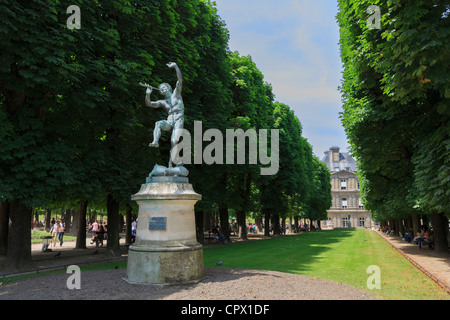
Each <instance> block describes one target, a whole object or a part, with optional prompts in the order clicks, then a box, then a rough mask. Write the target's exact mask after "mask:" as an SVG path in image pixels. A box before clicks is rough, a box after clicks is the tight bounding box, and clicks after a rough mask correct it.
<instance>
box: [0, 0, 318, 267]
mask: <svg viewBox="0 0 450 320" xmlns="http://www.w3.org/2000/svg"><path fill="white" fill-rule="evenodd" d="M69 5H77V6H79V8H80V9H81V17H82V18H81V26H80V28H78V29H76V28H75V29H69V28H68V27H67V25H66V20H67V18H68V17H69V15H68V14H67V13H66V9H67V7H68V6H69ZM0 8H1V10H0V41H1V43H2V50H1V52H0V58H1V60H2V64H1V65H0V74H1V78H0V150H1V152H0V180H1V181H2V183H1V185H0V202H1V204H2V205H1V206H0V209H1V210H0V215H1V216H2V219H0V221H5V219H3V218H4V217H7V219H6V221H8V219H9V220H10V221H11V222H10V223H9V228H6V230H7V231H6V232H3V231H1V232H0V240H1V241H3V242H7V243H8V248H7V250H6V251H7V256H8V261H9V263H8V264H9V267H11V268H13V269H20V268H23V267H24V266H26V265H27V264H29V263H30V262H31V253H30V244H29V243H30V242H29V239H28V238H27V236H26V237H19V236H17V235H18V234H21V235H24V234H25V235H26V234H29V227H30V221H31V210H32V208H34V207H39V206H41V207H46V206H48V207H51V206H54V205H61V206H64V205H65V206H69V207H74V206H77V207H78V208H79V211H80V213H79V216H78V221H79V222H80V223H81V224H80V226H79V233H78V238H82V237H83V236H84V237H85V228H83V223H84V221H85V216H86V209H87V206H88V205H93V206H96V207H104V208H106V209H107V211H108V250H109V253H110V254H111V255H115V254H118V220H117V219H118V215H119V211H120V210H122V209H123V208H130V206H135V204H134V203H132V202H131V200H130V196H131V195H132V194H134V193H136V192H137V191H138V190H139V187H140V185H141V184H143V183H145V177H146V176H147V175H148V174H149V172H150V171H151V169H152V168H153V166H154V165H155V164H156V163H161V161H165V160H164V159H168V157H169V148H170V143H168V140H169V136H168V135H163V136H162V141H163V142H162V143H161V147H160V148H159V149H157V150H155V149H150V148H148V143H149V141H151V138H152V137H151V135H152V128H153V126H154V123H155V122H156V121H158V120H160V119H162V118H164V117H165V114H163V113H161V112H159V111H155V110H149V108H147V107H146V106H145V104H144V92H142V88H140V87H139V86H138V83H139V82H147V83H149V84H150V85H152V86H157V85H158V84H160V83H161V82H168V83H175V82H176V77H175V74H174V73H173V72H172V71H171V70H170V69H168V68H167V67H166V64H167V63H168V62H169V61H174V62H176V63H177V64H178V65H179V67H180V69H181V70H182V71H183V76H184V80H185V81H184V82H185V84H184V86H183V99H184V102H185V105H186V117H185V118H186V121H185V129H187V130H188V131H190V132H194V126H195V122H201V123H202V132H201V134H202V135H203V132H205V131H206V130H208V129H212V128H216V129H219V130H221V131H222V132H223V133H225V130H226V129H242V130H244V131H245V130H248V129H254V130H255V131H256V132H259V131H258V130H259V129H267V130H268V132H269V136H268V137H267V138H268V141H270V132H271V131H270V129H277V130H279V131H280V143H279V144H280V170H279V172H278V173H277V174H276V175H274V176H267V177H262V176H261V175H260V170H259V169H260V167H261V164H250V163H249V162H248V158H247V161H246V163H245V164H243V165H227V164H223V165H219V164H211V165H209V164H205V163H196V162H195V161H194V163H193V164H192V165H190V166H189V171H190V181H191V182H192V183H193V184H194V188H195V190H196V191H197V192H198V193H200V194H202V195H203V200H202V201H200V202H199V203H198V204H197V206H196V210H197V211H198V212H197V213H199V214H201V212H204V211H211V210H213V208H217V207H218V206H219V207H221V208H223V209H224V210H223V212H224V213H225V215H224V216H223V217H224V218H223V220H224V219H226V218H227V217H228V215H227V212H228V208H231V209H234V210H239V211H240V212H241V217H243V219H244V223H245V217H246V216H248V214H249V213H250V212H256V211H258V210H260V211H261V212H263V211H264V212H266V214H267V215H268V216H270V215H274V216H277V217H278V216H279V215H283V214H285V213H286V212H287V208H288V207H289V206H290V208H293V207H294V205H293V204H294V202H295V204H296V205H297V206H299V205H300V204H303V203H306V201H307V199H309V198H311V197H310V195H311V194H312V193H314V190H317V186H315V184H314V181H315V180H317V179H318V180H320V179H322V178H320V174H319V173H318V171H317V170H319V168H321V166H320V165H319V164H317V163H316V161H314V159H313V155H312V150H311V146H310V145H309V143H308V142H307V141H306V139H304V138H303V137H302V136H301V134H302V132H301V123H300V121H299V119H298V118H297V117H296V116H295V115H294V113H293V112H292V111H291V110H290V108H289V106H287V105H285V104H282V103H279V102H275V101H274V100H275V97H274V94H273V93H272V87H271V85H270V84H268V83H266V82H265V81H264V76H263V74H262V73H261V72H260V71H259V70H258V68H257V66H256V65H255V63H254V62H253V61H252V59H251V57H250V56H248V57H244V56H240V55H239V53H237V52H230V50H229V48H228V39H229V34H228V30H227V29H226V26H225V22H224V21H223V20H222V19H221V18H220V17H219V16H218V14H217V10H216V8H215V7H214V5H213V3H212V2H211V1H207V0H187V1H175V0H167V1H166V0H165V1H156V0H155V1H148V0H146V1H144V0H136V1H132V2H130V1H125V0H120V1H98V0H78V1H72V2H71V3H66V2H64V1H50V2H49V1H44V0H36V1H31V0H29V1H15V0H5V1H3V2H2V3H1V4H0ZM224 136H225V134H224ZM193 138H194V137H193ZM164 142H167V143H164ZM268 147H269V154H270V148H273V147H274V146H270V144H269V145H268ZM194 149H195V148H194ZM274 150H275V149H273V150H272V151H274ZM223 154H225V152H224V153H223ZM195 156H196V154H195V150H193V154H192V157H193V158H194V159H195ZM319 171H320V170H319ZM318 180H317V181H318ZM290 199H295V200H290ZM287 203H289V204H287ZM274 204H276V206H274ZM221 223H225V221H221ZM0 230H5V229H4V228H0ZM8 237H15V239H14V242H15V243H14V246H13V245H12V243H13V241H10V240H8ZM7 240H8V241H7ZM77 245H79V246H81V247H83V246H84V245H85V244H84V243H83V242H80V243H79V244H78V243H77ZM2 254H6V252H2Z"/></svg>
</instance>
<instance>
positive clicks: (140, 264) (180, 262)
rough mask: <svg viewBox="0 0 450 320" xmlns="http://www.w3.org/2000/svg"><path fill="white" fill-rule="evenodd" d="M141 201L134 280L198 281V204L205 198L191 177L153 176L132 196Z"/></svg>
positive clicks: (132, 255)
mask: <svg viewBox="0 0 450 320" xmlns="http://www.w3.org/2000/svg"><path fill="white" fill-rule="evenodd" d="M131 199H132V200H134V201H136V202H137V203H138V205H139V216H138V223H137V230H136V241H135V242H134V244H133V245H131V246H130V248H129V250H128V267H127V277H126V278H125V280H126V281H127V282H129V283H132V284H142V285H170V284H187V283H195V282H198V281H200V280H201V279H202V278H203V271H204V266H203V247H202V245H201V244H200V243H198V242H197V237H196V229H195V213H194V205H195V203H196V202H197V201H198V200H200V199H201V195H199V194H197V193H195V191H194V190H193V188H192V185H191V184H189V183H188V182H187V178H179V177H176V178H165V177H162V178H157V179H155V178H153V179H148V180H147V183H146V184H144V185H142V187H141V190H140V191H139V192H138V193H137V194H135V195H133V196H132V198H131Z"/></svg>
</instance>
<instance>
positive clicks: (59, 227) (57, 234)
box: [50, 218, 66, 247]
mask: <svg viewBox="0 0 450 320" xmlns="http://www.w3.org/2000/svg"><path fill="white" fill-rule="evenodd" d="M51 224H52V227H51V228H50V234H51V235H52V244H53V247H56V242H57V241H58V240H59V246H60V247H62V245H63V238H64V231H65V230H66V226H65V224H64V220H63V219H62V218H61V219H60V220H56V219H55V218H53V219H52V221H51Z"/></svg>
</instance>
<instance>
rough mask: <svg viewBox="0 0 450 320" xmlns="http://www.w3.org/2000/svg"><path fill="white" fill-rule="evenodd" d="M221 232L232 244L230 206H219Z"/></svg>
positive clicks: (222, 204)
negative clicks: (229, 219) (229, 217)
mask: <svg viewBox="0 0 450 320" xmlns="http://www.w3.org/2000/svg"><path fill="white" fill-rule="evenodd" d="M219 218H220V230H221V231H222V234H223V235H224V236H225V239H226V240H227V242H228V243H231V238H230V224H229V223H228V206H227V205H226V204H225V203H220V204H219Z"/></svg>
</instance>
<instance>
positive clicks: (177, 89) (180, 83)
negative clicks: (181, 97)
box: [167, 62, 183, 94]
mask: <svg viewBox="0 0 450 320" xmlns="http://www.w3.org/2000/svg"><path fill="white" fill-rule="evenodd" d="M167 66H168V67H169V68H174V69H175V71H176V72H177V78H178V81H177V85H176V87H175V91H174V92H176V93H178V94H181V90H183V75H182V74H181V71H180V68H178V65H177V64H176V63H175V62H169V63H168V64H167Z"/></svg>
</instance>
